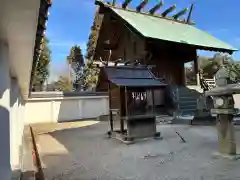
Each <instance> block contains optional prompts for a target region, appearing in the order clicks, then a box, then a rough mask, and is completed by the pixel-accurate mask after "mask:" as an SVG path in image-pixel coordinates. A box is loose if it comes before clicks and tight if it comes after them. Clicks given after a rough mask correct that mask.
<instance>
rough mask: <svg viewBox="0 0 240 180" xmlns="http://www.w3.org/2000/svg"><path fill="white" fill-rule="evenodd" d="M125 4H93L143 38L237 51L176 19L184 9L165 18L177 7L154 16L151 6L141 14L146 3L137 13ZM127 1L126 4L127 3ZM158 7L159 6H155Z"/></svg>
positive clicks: (98, 0)
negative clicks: (109, 13) (116, 17)
mask: <svg viewBox="0 0 240 180" xmlns="http://www.w3.org/2000/svg"><path fill="white" fill-rule="evenodd" d="M126 1H127V0H126ZM126 1H125V2H124V3H125V5H124V4H123V5H122V7H119V6H116V5H114V4H110V3H105V2H103V1H100V0H96V2H95V4H97V5H100V6H104V7H105V8H108V9H110V10H111V11H112V12H113V13H115V14H116V15H117V16H118V17H119V18H120V19H122V20H123V21H124V22H125V23H127V24H128V25H130V27H132V28H134V29H135V30H136V31H138V32H139V33H140V34H141V35H142V36H144V37H146V38H153V39H158V40H164V41H169V42H175V43H181V44H187V45H190V46H195V47H196V48H197V49H203V50H211V51H220V52H228V53H230V54H231V53H233V52H234V51H237V49H236V48H234V47H233V46H231V45H229V44H228V43H226V42H224V41H222V40H219V39H217V38H215V37H214V36H212V35H210V34H208V33H207V32H205V31H202V30H200V29H198V28H197V27H195V26H194V25H193V23H191V21H190V20H187V21H186V20H180V19H179V17H180V16H182V15H184V14H185V13H186V11H187V9H186V8H185V9H184V10H182V11H180V12H179V13H177V14H175V15H173V16H172V17H167V16H166V15H167V14H168V13H169V12H171V11H173V10H174V9H175V8H176V5H173V6H171V7H170V8H168V9H167V10H165V11H164V12H163V13H162V14H160V15H156V14H154V12H155V11H154V7H153V8H152V9H151V10H150V11H149V12H148V13H145V12H142V11H141V4H143V5H144V2H145V1H143V2H142V3H141V4H140V5H139V6H138V7H137V8H136V10H132V9H129V8H127V7H126ZM129 2H130V1H129ZM129 2H128V1H127V3H129ZM160 5H161V4H158V6H160ZM156 6H157V5H156ZM174 7H175V8H174Z"/></svg>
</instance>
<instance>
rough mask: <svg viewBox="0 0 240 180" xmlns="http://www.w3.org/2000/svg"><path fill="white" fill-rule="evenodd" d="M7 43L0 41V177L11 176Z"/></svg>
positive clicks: (7, 177)
mask: <svg viewBox="0 0 240 180" xmlns="http://www.w3.org/2000/svg"><path fill="white" fill-rule="evenodd" d="M8 55H9V53H8V45H7V44H6V43H5V42H3V41H0V121H1V126H0V152H1V153H0V177H1V179H3V180H5V179H6V180H8V179H10V177H11V165H10V71H9V61H8Z"/></svg>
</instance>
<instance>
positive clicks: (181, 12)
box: [172, 8, 188, 19]
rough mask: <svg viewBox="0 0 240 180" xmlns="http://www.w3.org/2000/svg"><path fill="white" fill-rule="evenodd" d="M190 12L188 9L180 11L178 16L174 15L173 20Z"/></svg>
mask: <svg viewBox="0 0 240 180" xmlns="http://www.w3.org/2000/svg"><path fill="white" fill-rule="evenodd" d="M187 11H188V8H184V9H183V10H181V11H179V12H178V13H177V14H175V15H173V16H172V17H173V19H178V18H179V17H180V16H183V15H184V14H186V13H187Z"/></svg>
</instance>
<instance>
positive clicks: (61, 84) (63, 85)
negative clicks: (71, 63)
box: [54, 76, 73, 92]
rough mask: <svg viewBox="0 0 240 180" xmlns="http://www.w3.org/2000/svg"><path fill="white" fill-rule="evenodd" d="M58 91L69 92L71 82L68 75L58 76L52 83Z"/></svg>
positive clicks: (71, 87)
mask: <svg viewBox="0 0 240 180" xmlns="http://www.w3.org/2000/svg"><path fill="white" fill-rule="evenodd" d="M54 86H55V88H56V89H57V90H58V91H63V92H70V91H72V89H73V86H72V83H71V82H70V81H69V78H68V77H65V76H60V77H59V79H58V81H57V82H56V83H55V84H54Z"/></svg>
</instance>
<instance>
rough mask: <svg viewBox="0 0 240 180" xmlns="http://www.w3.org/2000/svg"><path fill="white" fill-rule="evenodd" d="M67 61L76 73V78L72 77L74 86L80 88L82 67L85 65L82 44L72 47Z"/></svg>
mask: <svg viewBox="0 0 240 180" xmlns="http://www.w3.org/2000/svg"><path fill="white" fill-rule="evenodd" d="M67 61H68V64H69V65H70V67H71V69H72V70H73V73H74V79H71V81H72V83H73V88H74V89H78V88H79V82H80V78H81V74H82V68H83V66H84V58H83V55H82V50H81V48H80V46H77V45H75V46H73V47H72V48H71V50H70V54H69V56H68V57H67Z"/></svg>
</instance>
